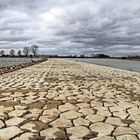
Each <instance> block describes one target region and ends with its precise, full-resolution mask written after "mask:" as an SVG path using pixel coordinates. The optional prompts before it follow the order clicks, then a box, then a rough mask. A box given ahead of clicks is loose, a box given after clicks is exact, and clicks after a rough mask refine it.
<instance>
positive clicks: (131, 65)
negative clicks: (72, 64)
mask: <svg viewBox="0 0 140 140" xmlns="http://www.w3.org/2000/svg"><path fill="white" fill-rule="evenodd" d="M71 60H74V61H77V62H84V63H90V64H96V65H102V66H107V67H112V68H117V69H122V70H129V71H135V72H140V61H131V60H119V59H100V58H99V59H96V58H93V59H87V58H73V59H71Z"/></svg>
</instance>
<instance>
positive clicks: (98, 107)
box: [0, 59, 140, 140]
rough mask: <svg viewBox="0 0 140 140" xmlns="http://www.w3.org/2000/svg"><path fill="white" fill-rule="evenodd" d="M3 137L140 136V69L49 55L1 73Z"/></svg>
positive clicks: (85, 139)
mask: <svg viewBox="0 0 140 140" xmlns="http://www.w3.org/2000/svg"><path fill="white" fill-rule="evenodd" d="M0 139H1V140H5V139H12V140H25V139H26V140H29V139H33V140H34V139H40V140H53V139H54V140H103V139H104V140H123V139H126V140H128V139H130V140H139V139H140V73H137V72H130V71H125V70H117V69H114V68H108V67H104V66H97V65H93V64H86V63H82V62H74V61H70V60H65V59H48V60H47V61H45V62H42V63H39V64H36V65H33V66H30V67H26V68H23V69H19V70H16V71H14V72H11V73H6V74H3V75H0Z"/></svg>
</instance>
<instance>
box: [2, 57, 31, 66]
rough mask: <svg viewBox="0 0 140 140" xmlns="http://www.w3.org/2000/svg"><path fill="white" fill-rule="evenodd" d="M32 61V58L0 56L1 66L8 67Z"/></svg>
mask: <svg viewBox="0 0 140 140" xmlns="http://www.w3.org/2000/svg"><path fill="white" fill-rule="evenodd" d="M29 61H31V59H30V58H2V57H1V58H0V68H1V67H8V66H13V65H17V64H22V63H26V62H29Z"/></svg>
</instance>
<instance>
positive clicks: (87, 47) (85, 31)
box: [0, 0, 140, 56]
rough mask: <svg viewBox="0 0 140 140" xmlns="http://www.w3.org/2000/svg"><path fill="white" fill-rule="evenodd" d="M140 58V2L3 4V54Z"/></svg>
mask: <svg viewBox="0 0 140 140" xmlns="http://www.w3.org/2000/svg"><path fill="white" fill-rule="evenodd" d="M31 44H38V45H39V46H40V53H42V54H59V55H70V54H87V55H88V54H91V53H106V54H109V55H112V56H114V55H115V56H121V55H130V54H131V55H133V54H140V0H0V50H1V49H6V50H9V49H11V48H12V49H13V48H14V49H15V50H19V49H22V48H23V47H25V46H30V45H31Z"/></svg>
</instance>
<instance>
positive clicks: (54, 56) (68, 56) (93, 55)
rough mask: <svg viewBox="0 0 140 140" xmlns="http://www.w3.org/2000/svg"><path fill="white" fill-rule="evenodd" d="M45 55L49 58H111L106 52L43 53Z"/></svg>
mask: <svg viewBox="0 0 140 140" xmlns="http://www.w3.org/2000/svg"><path fill="white" fill-rule="evenodd" d="M42 56H43V57H49V58H111V57H110V56H109V55H105V54H91V55H90V56H86V55H84V54H81V55H63V56H60V55H42Z"/></svg>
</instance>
